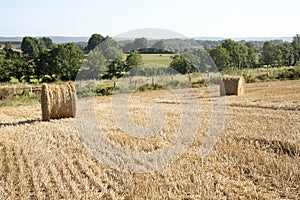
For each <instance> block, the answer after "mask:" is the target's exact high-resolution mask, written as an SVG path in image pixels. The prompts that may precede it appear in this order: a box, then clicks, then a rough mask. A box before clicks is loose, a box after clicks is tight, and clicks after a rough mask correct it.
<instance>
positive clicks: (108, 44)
mask: <svg viewBox="0 0 300 200" xmlns="http://www.w3.org/2000/svg"><path fill="white" fill-rule="evenodd" d="M94 50H95V51H101V52H102V54H103V56H104V57H105V59H106V60H108V61H112V60H116V59H118V58H120V57H122V50H121V48H120V46H119V44H118V42H117V41H115V40H114V39H112V38H111V37H106V38H105V40H103V42H101V43H100V44H99V45H98V46H97V47H95V49H94Z"/></svg>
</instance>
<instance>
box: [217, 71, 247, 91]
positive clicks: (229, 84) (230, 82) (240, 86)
mask: <svg viewBox="0 0 300 200" xmlns="http://www.w3.org/2000/svg"><path fill="white" fill-rule="evenodd" d="M244 90H245V79H244V77H243V76H228V75H225V76H223V82H221V84H220V94H221V96H225V95H237V96H241V95H243V94H244Z"/></svg>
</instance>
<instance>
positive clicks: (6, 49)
mask: <svg viewBox="0 0 300 200" xmlns="http://www.w3.org/2000/svg"><path fill="white" fill-rule="evenodd" d="M3 50H4V51H9V50H12V44H11V42H6V43H5V46H4V48H3Z"/></svg>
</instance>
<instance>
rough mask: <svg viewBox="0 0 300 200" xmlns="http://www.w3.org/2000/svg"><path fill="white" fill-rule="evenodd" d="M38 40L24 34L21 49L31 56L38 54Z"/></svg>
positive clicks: (34, 56)
mask: <svg viewBox="0 0 300 200" xmlns="http://www.w3.org/2000/svg"><path fill="white" fill-rule="evenodd" d="M38 44H39V40H38V39H36V38H33V37H29V36H26V37H24V38H23V40H22V44H21V50H22V51H23V52H24V53H25V54H28V55H29V56H30V57H32V58H36V57H37V56H38V55H39V45H38Z"/></svg>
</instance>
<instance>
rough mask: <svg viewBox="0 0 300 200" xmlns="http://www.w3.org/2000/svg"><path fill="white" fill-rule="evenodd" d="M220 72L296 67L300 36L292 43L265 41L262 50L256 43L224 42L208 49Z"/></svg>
mask: <svg viewBox="0 0 300 200" xmlns="http://www.w3.org/2000/svg"><path fill="white" fill-rule="evenodd" d="M207 51H208V52H209V54H210V56H211V57H212V59H213V60H214V62H215V63H216V65H217V67H218V68H219V70H220V71H222V70H226V69H229V68H236V69H243V68H256V67H262V66H266V67H280V66H295V65H297V63H298V62H299V58H300V35H298V34H297V35H296V36H294V37H293V41H292V42H291V43H289V42H284V43H277V44H276V43H274V42H273V41H265V42H264V43H263V46H262V48H255V46H254V42H251V41H250V42H245V43H241V42H235V41H233V40H231V39H227V40H224V41H223V42H222V44H221V45H218V46H216V47H214V48H207Z"/></svg>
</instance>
